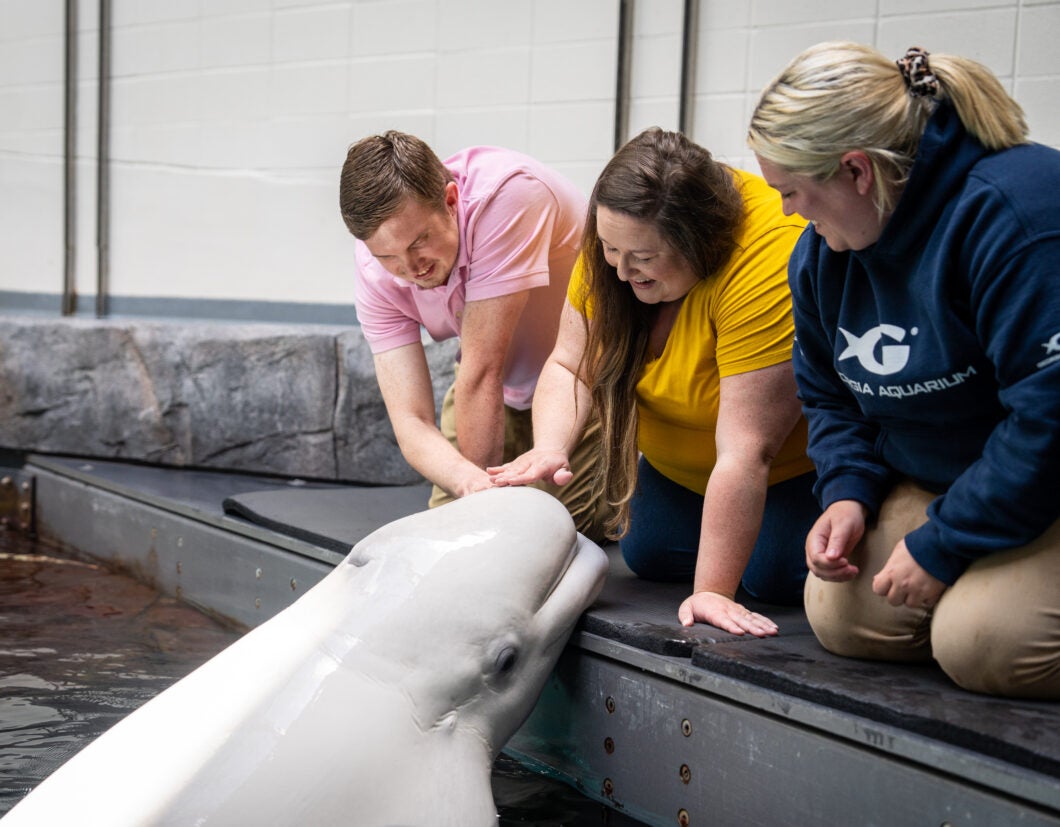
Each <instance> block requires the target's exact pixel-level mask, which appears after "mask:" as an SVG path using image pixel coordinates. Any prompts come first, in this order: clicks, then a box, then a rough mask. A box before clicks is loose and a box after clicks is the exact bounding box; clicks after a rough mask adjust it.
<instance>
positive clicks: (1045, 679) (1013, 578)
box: [805, 482, 1060, 700]
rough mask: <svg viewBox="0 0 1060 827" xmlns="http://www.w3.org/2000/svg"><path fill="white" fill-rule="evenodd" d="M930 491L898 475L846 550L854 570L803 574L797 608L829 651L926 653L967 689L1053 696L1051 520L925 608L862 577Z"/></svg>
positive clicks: (919, 657) (922, 512)
mask: <svg viewBox="0 0 1060 827" xmlns="http://www.w3.org/2000/svg"><path fill="white" fill-rule="evenodd" d="M934 497H935V495H934V494H931V493H929V492H927V491H925V490H923V489H922V488H919V487H918V486H916V485H913V484H912V483H910V482H903V483H901V484H899V485H898V486H897V487H896V488H895V489H894V491H892V492H891V494H890V496H889V497H888V498H887V500H886V501H885V502H884V504H883V506H882V507H881V509H880V515H879V520H878V521H877V523H876V525H875V526H873V527H872V528H870V529H869V530H868V531H866V533H865V537H864V538H863V539H862V541H861V543H859V544H858V546H857V548H856V549H855V550H854V553H853V554H852V555H851V562H852V563H853V564H854V565H856V566H858V568H859V569H860V572H859V574H858V576H857V577H855V578H854V579H853V580H850V581H848V582H846V583H832V582H827V581H824V580H821V579H819V578H818V577H816V576H814V575H812V574H811V575H810V576H809V577H808V578H807V579H806V592H805V599H806V615H807V617H808V618H809V621H810V625H811V626H812V627H813V631H814V634H816V635H817V639H818V640H819V641H820V642H821V645H823V646H824V647H825V648H826V649H828V650H829V651H830V652H834V653H835V654H837V655H844V656H847V657H858V658H869V659H872V660H890V661H923V660H929V659H931V658H932V657H934V659H935V660H936V661H938V663H939V665H940V666H941V667H942V669H943V670H944V671H945V672H946V674H947V675H949V676H950V678H951V679H952V680H953V681H954V682H955V683H957V684H958V685H959V686H961V687H963V688H965V689H968V690H971V691H973V692H983V693H986V694H990V695H1004V696H1009V697H1022V698H1043V699H1052V700H1060V521H1057V522H1056V523H1053V525H1052V526H1051V527H1050V528H1049V529H1048V530H1046V532H1045V533H1044V534H1043V535H1041V536H1040V537H1039V538H1038V539H1036V540H1034V541H1033V542H1031V543H1029V544H1028V545H1025V546H1022V547H1020V548H1015V549H1011V550H1009V551H1003V552H998V553H995V554H991V555H990V556H988V557H984V558H981V559H979V560H977V561H975V562H974V563H973V564H972V565H971V566H969V567H968V569H967V570H966V571H965V573H964V574H962V575H961V576H960V577H959V578H958V579H957V582H956V583H954V584H953V585H952V586H951V587H950V588H948V589H947V590H946V591H945V592H943V595H942V598H941V599H940V600H939V602H938V604H937V605H936V606H935V609H934V610H933V611H931V610H926V609H911V608H908V607H906V606H891V605H890V604H889V603H888V602H887V601H886V600H885V599H884V598H882V597H880V596H878V595H876V594H874V593H873V592H872V578H873V576H874V575H875V574H876V573H877V572H878V571H879V570H880V569H881V568H883V565H884V563H885V562H886V561H887V558H888V557H889V556H890V554H891V551H892V550H893V549H894V546H895V544H896V543H897V542H898V541H899V540H900V539H902V537H904V536H905V535H906V534H908V533H909V532H910V531H912V530H913V529H914V528H917V527H918V526H920V525H922V524H923V523H925V522H927V514H926V510H927V507H928V505H929V504H930V502H931V501H932V500H933V499H934Z"/></svg>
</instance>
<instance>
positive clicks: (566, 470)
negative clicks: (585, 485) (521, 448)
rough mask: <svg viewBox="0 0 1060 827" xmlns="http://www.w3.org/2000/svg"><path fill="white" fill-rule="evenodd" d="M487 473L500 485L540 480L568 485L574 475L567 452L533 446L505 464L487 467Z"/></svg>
mask: <svg viewBox="0 0 1060 827" xmlns="http://www.w3.org/2000/svg"><path fill="white" fill-rule="evenodd" d="M486 473H487V474H489V476H490V479H491V480H492V481H493V484H494V485H498V486H504V485H527V484H529V483H531V482H538V481H539V480H545V481H546V482H551V483H554V484H556V485H566V484H567V483H568V482H570V481H571V479H572V478H573V477H574V475H573V474H572V473H571V470H570V459H569V457H568V456H567V455H566V453H564V452H563V451H550V450H544V449H538V448H533V449H531V450H529V451H527V452H526V453H525V454H523V455H522V456H518V457H516V458H515V459H513V460H512V461H511V462H506V463H505V464H504V465H495V466H493V467H490V468H487V469H486Z"/></svg>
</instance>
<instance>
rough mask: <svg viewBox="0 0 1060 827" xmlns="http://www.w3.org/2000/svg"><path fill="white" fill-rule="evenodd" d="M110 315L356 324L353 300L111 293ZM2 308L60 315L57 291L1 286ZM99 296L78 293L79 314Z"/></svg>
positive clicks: (90, 310)
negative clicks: (333, 301)
mask: <svg viewBox="0 0 1060 827" xmlns="http://www.w3.org/2000/svg"><path fill="white" fill-rule="evenodd" d="M107 309H108V311H109V312H108V316H110V317H127V316H143V317H151V318H162V319H201V320H203V321H220V320H225V321H244V322H277V323H285V324H326V325H356V324H357V311H356V310H355V309H354V307H353V304H352V303H351V304H348V305H347V304H309V303H304V302H266V301H242V300H236V299H182V298H180V299H178V298H166V297H151V296H110V297H109V298H108V299H107ZM0 311H6V312H25V313H34V314H42V315H49V316H50V315H54V316H60V315H61V314H62V297H61V296H60V295H59V294H58V293H23V292H21V291H16V290H0ZM95 315H96V297H95V296H78V297H77V314H76V317H77V318H94V317H95Z"/></svg>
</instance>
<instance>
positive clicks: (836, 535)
mask: <svg viewBox="0 0 1060 827" xmlns="http://www.w3.org/2000/svg"><path fill="white" fill-rule="evenodd" d="M866 512H867V509H866V508H865V506H864V505H862V504H861V503H859V502H857V501H856V500H838V501H836V502H834V503H832V504H831V505H830V506H828V508H826V509H825V510H824V513H823V514H822V515H821V516H820V517H818V518H817V522H815V523H814V524H813V528H811V529H810V533H809V535H807V537H806V565H807V566H809V569H810V571H811V572H813V574H815V575H817V576H818V577H819V578H821V579H822V580H831V581H834V582H837V583H841V582H844V581H846V580H853V579H854V578H855V577H857V574H858V567H857V566H855V565H852V564H851V562H850V559H849V557H850V552H852V551H853V550H854V547H855V546H856V545H857V544H858V542H859V541H860V540H861V538H862V536H864V534H865V518H866Z"/></svg>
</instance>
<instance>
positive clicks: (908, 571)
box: [872, 540, 946, 609]
mask: <svg viewBox="0 0 1060 827" xmlns="http://www.w3.org/2000/svg"><path fill="white" fill-rule="evenodd" d="M872 590H873V591H874V592H875V593H876V594H878V595H880V597H886V598H887V602H888V603H890V604H891V605H892V606H901V605H903V604H904V605H906V606H909V607H910V608H912V609H932V608H934V607H935V604H936V603H938V602H939V598H940V597H942V593H943V592H944V591H946V584H945V583H943V582H942V581H941V580H937V579H936V578H935V577H934V576H932V575H930V574H928V573H927V572H926V571H924V569H922V568H921V567H920V564H919V563H917V561H916V560H914V559H913V555H911V554H910V553H909V549H908V548H906V545H905V540H899V541H898V545H896V546H895V547H894V551H892V552H891V556H890V557H888V558H887V562H886V563H885V564H884V566H883V568H882V569H880V571H879V573H878V574H877V575H876V576H875V577H873V578H872Z"/></svg>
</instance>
